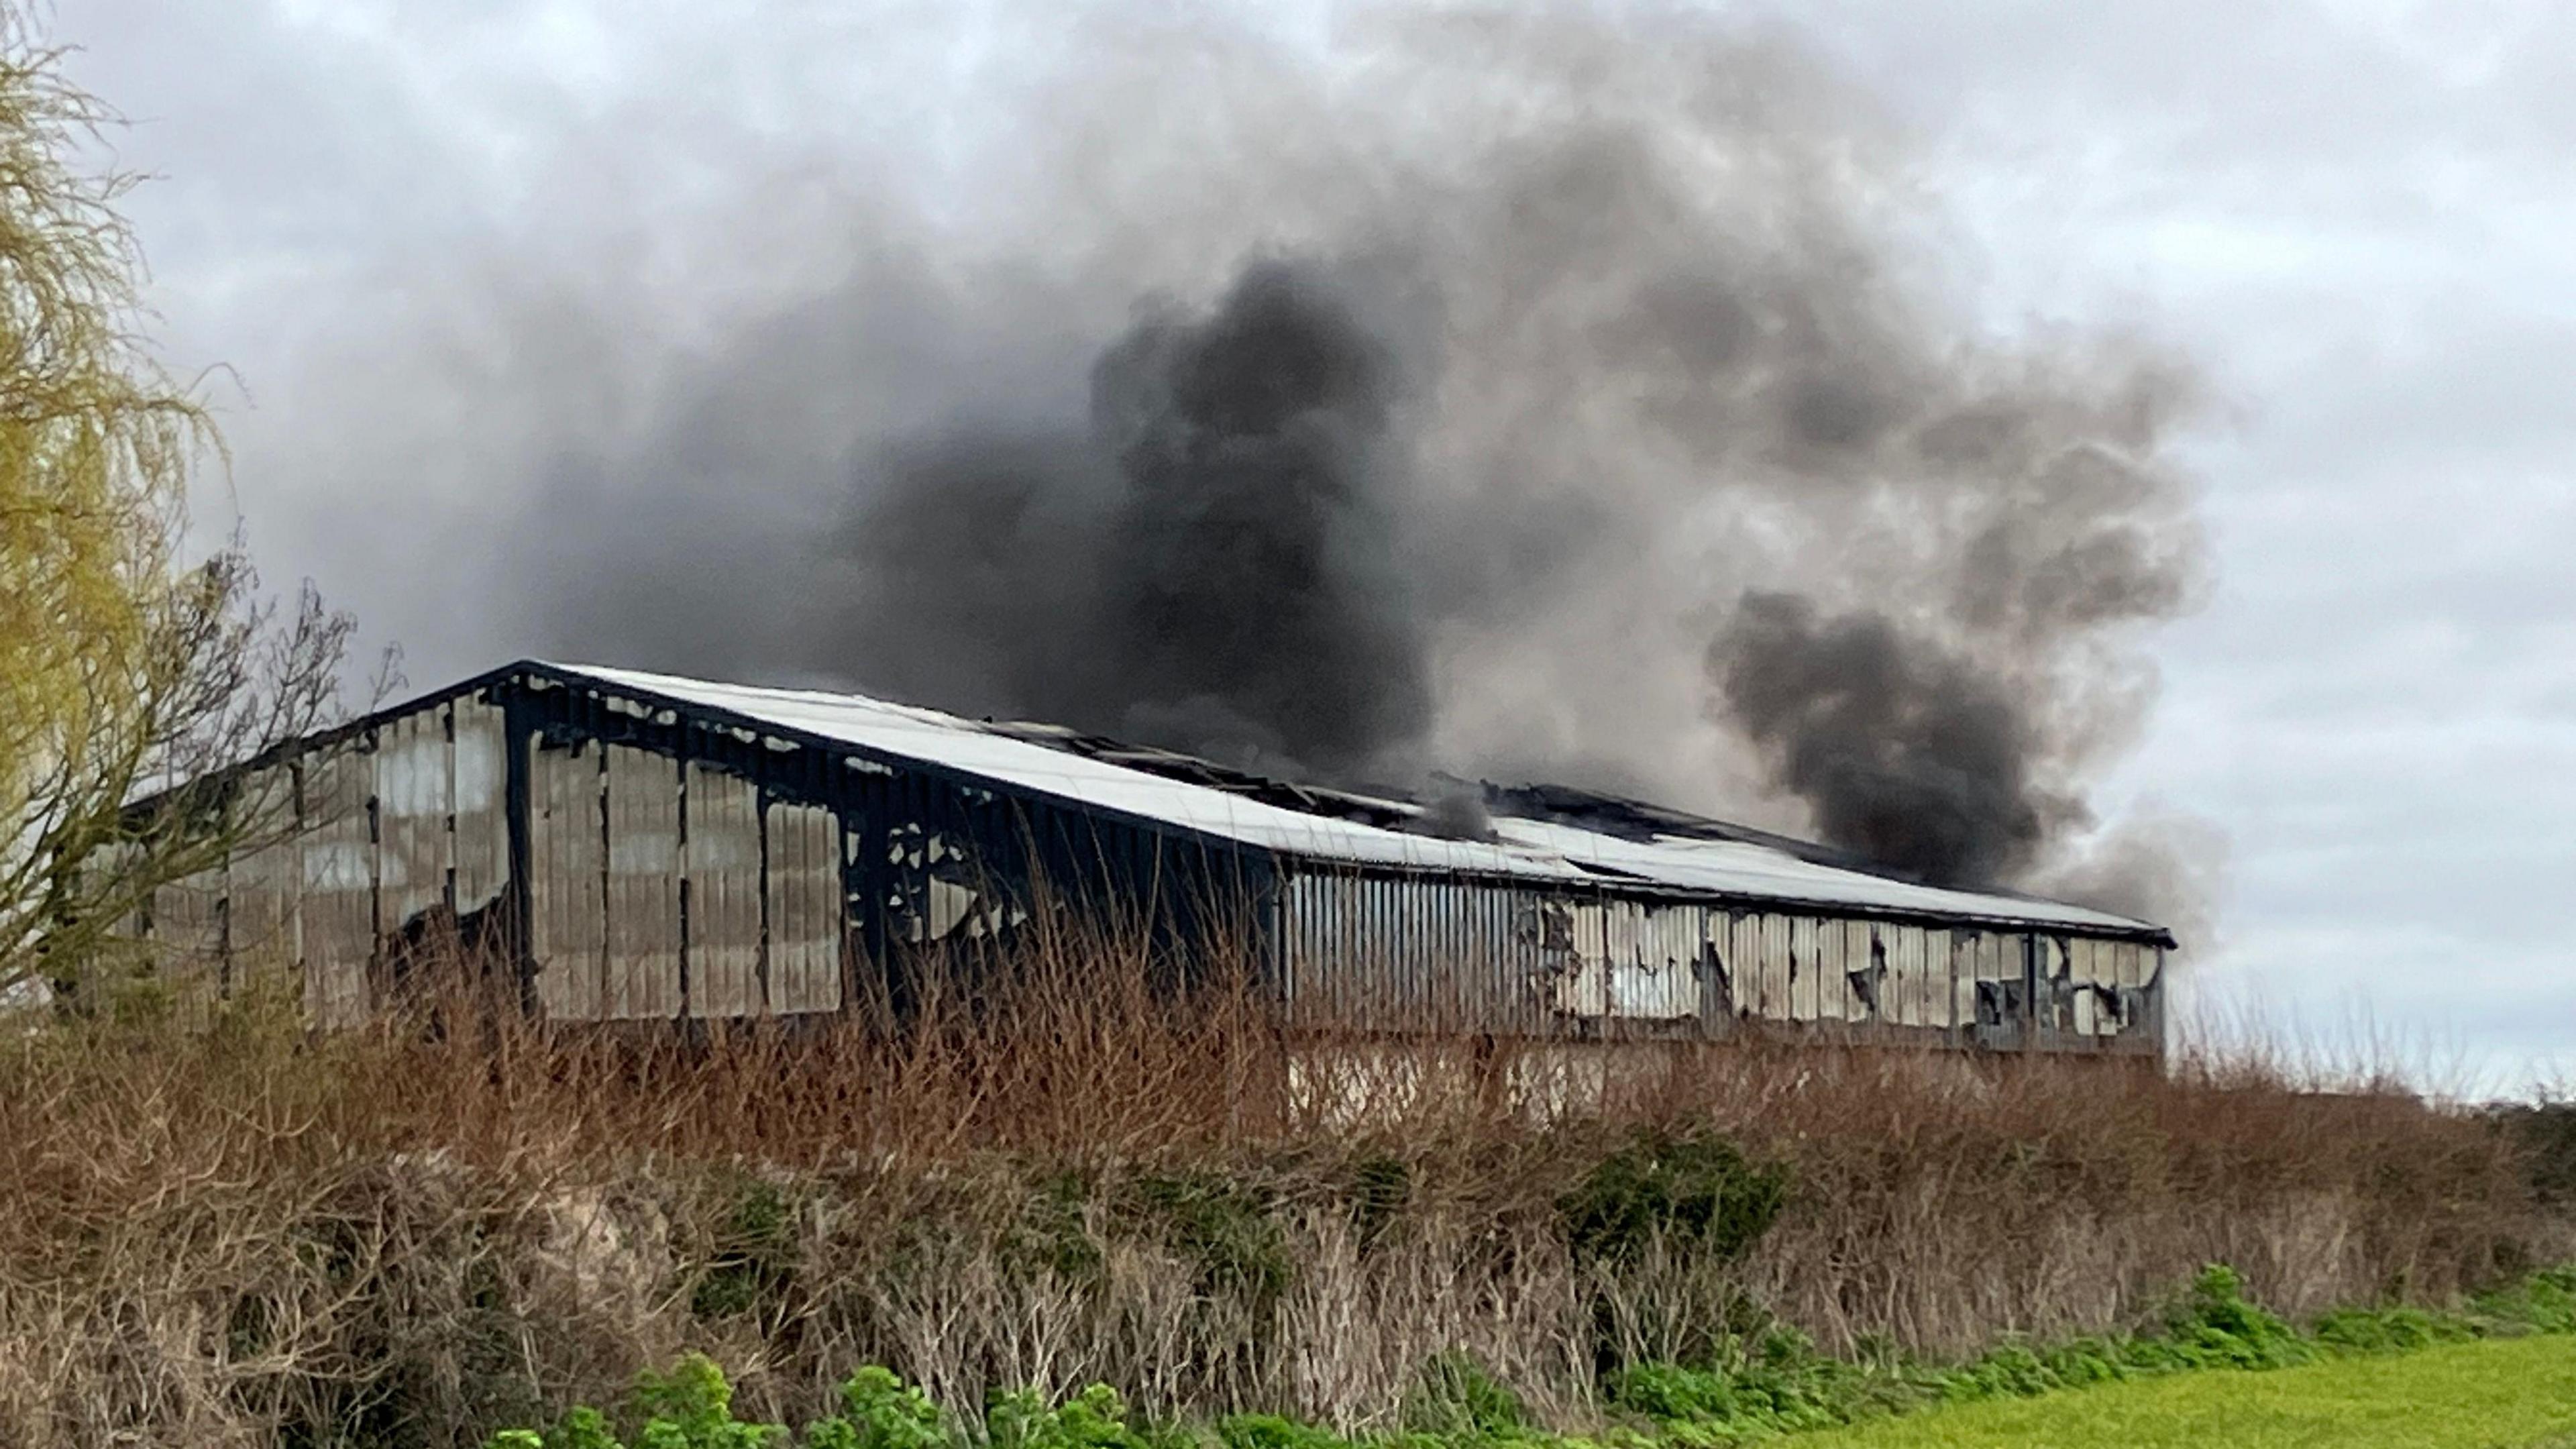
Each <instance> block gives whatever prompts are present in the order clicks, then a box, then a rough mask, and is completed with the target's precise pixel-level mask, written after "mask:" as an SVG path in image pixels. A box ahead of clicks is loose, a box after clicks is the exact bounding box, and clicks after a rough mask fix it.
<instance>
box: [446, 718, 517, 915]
mask: <svg viewBox="0 0 2576 1449" xmlns="http://www.w3.org/2000/svg"><path fill="white" fill-rule="evenodd" d="M454 719H455V727H456V741H455V746H454V750H453V753H452V764H453V767H454V774H453V775H452V777H451V779H450V784H449V787H448V799H449V800H450V802H451V803H452V805H453V808H454V810H455V815H456V823H455V831H454V835H455V839H454V845H453V847H452V848H453V850H454V852H455V864H456V911H457V914H458V915H460V916H470V915H472V914H474V913H475V912H476V911H480V910H483V909H485V908H486V907H488V906H490V905H492V903H494V902H495V901H498V900H499V899H500V898H501V892H502V890H503V889H504V888H506V887H507V886H508V885H509V883H510V828H509V818H508V810H509V801H508V798H507V797H508V794H509V771H508V760H509V748H510V746H509V739H508V736H507V733H506V732H505V729H504V726H503V719H504V716H503V714H502V711H501V708H500V706H498V705H492V704H486V703H484V702H483V701H481V700H479V699H471V698H467V699H460V700H458V701H456V704H455V710H454Z"/></svg>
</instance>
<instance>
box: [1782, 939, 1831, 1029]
mask: <svg viewBox="0 0 2576 1449" xmlns="http://www.w3.org/2000/svg"><path fill="white" fill-rule="evenodd" d="M1788 923H1789V961H1790V975H1789V1019H1790V1020H1792V1021H1813V1020H1815V1019H1816V958H1817V956H1818V955H1819V954H1820V952H1819V951H1818V949H1817V937H1818V936H1819V935H1821V934H1822V931H1823V923H1822V922H1820V921H1818V920H1817V919H1816V918H1815V917H1813V916H1791V917H1789V918H1788Z"/></svg>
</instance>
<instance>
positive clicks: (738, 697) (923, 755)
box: [546, 665, 2156, 931]
mask: <svg viewBox="0 0 2576 1449" xmlns="http://www.w3.org/2000/svg"><path fill="white" fill-rule="evenodd" d="M546 667H547V668H549V669H552V670H555V671H557V672H559V673H562V674H564V675H566V676H572V677H581V678H587V679H590V680H593V681H596V682H597V683H598V684H599V685H600V686H601V687H602V688H604V689H607V690H610V691H616V690H628V691H633V692H635V693H637V694H641V695H649V696H658V697H660V698H662V699H665V700H668V701H672V702H676V703H679V704H684V705H694V706H700V707H704V708H708V709H715V710H722V711H725V712H728V713H730V714H734V715H737V716H740V717H742V718H744V719H748V720H756V721H759V722H761V723H764V724H769V725H774V726H777V727H778V728H781V729H785V730H793V731H797V732H799V733H803V734H807V735H812V736H816V737H819V738H822V739H827V740H832V741H835V742H838V743H841V744H846V745H851V746H855V747H857V748H859V749H862V750H865V751H868V752H871V753H874V754H878V755H883V756H887V757H890V758H895V759H902V760H910V761H916V762H920V763H923V764H930V765H939V766H945V767H947V768H949V769H953V770H957V771H960V772H962V773H966V774H972V775H980V776H983V777H985V778H988V779H991V780H994V781H997V782H1000V783H1004V784H1008V785H1012V786H1016V787H1018V788H1020V789H1023V790H1028V791H1032V792H1035V793H1038V794H1042V795H1048V796H1052V797H1055V798H1057V799H1061V800H1066V801H1071V802H1075V803H1080V804H1087V805H1093V806H1098V807H1102V808H1105V809H1110V810H1116V811H1119V812H1121V813H1124V814H1126V815H1130V816H1134V817H1139V818H1142V819H1145V820H1151V821H1155V822H1158V823H1161V824H1165V825H1171V826H1177V827H1179V828H1181V829H1184V830H1190V831H1195V832H1197V833H1200V834H1203V835H1208V836H1213V837H1216V838H1218V839H1222V840H1229V841H1234V842H1237V843H1239V844H1243V845H1249V846H1255V847H1258V848H1260V849H1263V850H1268V851H1276V852H1279V853H1281V854H1285V855H1291V856H1303V857H1307V858H1310V859H1317V860H1326V861H1340V862H1348V863H1354V864H1362V865H1392V866H1405V867H1413V868H1419V869H1429V870H1461V871H1482V872H1489V873H1500V874H1508V875H1517V876H1524V877H1529V878H1532V879H1537V880H1559V881H1562V880H1587V881H1597V880H1600V879H1602V878H1603V875H1604V874H1605V873H1607V874H1613V875H1624V876H1632V877H1638V878H1642V879H1644V880H1647V881H1651V882H1654V883H1656V884H1659V885H1663V886H1667V887H1671V888H1675V889H1680V890H1688V891H1694V892H1706V893H1711V894H1719V895H1726V896H1734V897H1747V898H1753V899H1762V900H1778V901H1782V902H1794V903H1803V904H1811V905H1817V906H1827V907H1830V906H1844V907H1851V908H1856V909H1861V910H1881V911H1904V912H1921V913H1925V914H1933V915H1948V916H1962V917H1970V918H1975V919H1980V920H1987V921H2000V922H2017V923H2026V924H2031V925H2041V926H2054V927H2058V928H2061V929H2073V930H2084V929H2093V930H2112V931H2141V930H2154V929H2156V928H2155V927H2153V926H2152V925H2149V924H2148V923H2147V922H2144V921H2137V920H2132V919H2130V918H2128V917H2125V916H2116V915H2112V914H2109V913H2107V912H2103V911H2096V910H2090V909H2087V908H2085V907H2082V906H2071V905H2064V904H2060V903H2058V902H2054V901H2042V900H2036V899H2032V898H2028V897H2024V896H2016V895H2004V894H1998V893H1990V892H1982V891H1967V890H1952V889H1946V888H1943V887H1938V886H1928V885H1920V884H1916V883H1914V882H1911V881H1903V880H1893V879H1890V878H1888V877H1886V876H1880V875H1873V874H1870V873H1869V872H1866V871H1859V870H1850V869H1845V868H1843V867H1840V866H1834V865H1828V864H1823V863H1819V862H1816V861H1811V860H1807V859H1803V858H1801V857H1800V856H1797V855H1793V854H1791V853H1790V852H1788V851H1786V850H1782V849H1779V848H1777V847H1774V846H1770V845H1764V844H1760V843H1757V842H1751V841H1733V840H1708V839H1701V838H1697V837H1690V836H1679V835H1659V836H1656V837H1654V838H1652V839H1649V840H1632V839H1629V838H1626V837H1624V836H1618V835H1610V834H1605V833H1602V832H1600V831H1594V830H1587V829H1584V828H1582V827H1580V826H1577V825H1572V824H1567V823H1564V822H1562V821H1557V820H1535V819H1525V818H1519V817H1515V816H1510V815H1502V814H1498V815H1496V816H1495V817H1494V821H1493V824H1494V829H1495V832H1496V834H1497V835H1498V836H1499V837H1500V838H1499V839H1498V840H1497V841H1494V842H1492V843H1485V842H1478V841H1465V840H1448V839H1442V838H1439V837H1436V836H1429V835H1419V834H1414V833H1411V832H1408V831H1402V830H1389V829H1386V828H1384V827H1381V826H1376V825H1369V824H1364V823H1361V822H1358V821H1351V820H1343V819H1338V818H1335V817H1332V816H1325V815H1315V814H1308V813H1306V812H1303V811H1299V810H1292V809H1289V808H1286V807H1284V806H1280V805H1274V804H1270V803H1268V802H1267V801H1262V800H1255V799H1251V798H1248V797H1246V796H1243V795H1238V794H1234V793H1232V792H1230V791H1227V790H1222V789H1219V788H1216V787H1215V786H1212V785H1205V784H1199V783H1196V782H1193V781H1189V780H1177V779H1170V778H1167V777H1165V776H1162V775H1158V774H1154V773H1151V772H1149V771H1145V770H1139V769H1133V768H1130V767H1128V766H1126V765H1122V764H1117V763H1115V762H1112V761H1108V760H1101V759H1094V758H1092V757H1091V756H1089V755H1085V754H1081V753H1078V752H1076V751H1074V750H1071V749H1059V748H1056V747H1054V746H1052V745H1047V744H1042V743H1039V742H1038V741H1036V740H1034V739H1029V738H1023V737H1021V736H1019V735H1015V734H1006V733H1002V732H1000V731H997V730H995V729H993V728H990V727H988V726H985V725H982V724H979V723H977V722H975V721H973V720H968V719H963V718H960V717H958V716H956V715H951V714H944V713H942V712H940V711H938V710H933V709H923V708H920V707H918V706H914V705H904V704H893V703H889V702H886V701H884V700H877V699H870V698H868V697H866V696H864V695H855V694H835V693H827V692H823V691H818V690H802V689H767V688H756V687H753V686H750V685H739V684H714V683H709V682H707V681H705V680H698V679H686V678H681V677H679V676H676V675H667V674H648V673H644V672H642V671H639V670H631V669H608V668H601V667H597V666H592V665H548V666H546ZM1388 803H1389V804H1390V805H1392V806H1394V807H1395V808H1399V809H1406V808H1412V807H1410V806H1407V805H1404V804H1403V803H1402V802H1388Z"/></svg>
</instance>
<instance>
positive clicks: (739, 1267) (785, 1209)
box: [689, 1177, 796, 1320]
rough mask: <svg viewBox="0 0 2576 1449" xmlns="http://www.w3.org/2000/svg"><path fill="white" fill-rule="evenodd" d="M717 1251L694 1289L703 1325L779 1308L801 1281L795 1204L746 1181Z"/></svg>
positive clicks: (692, 1300) (693, 1305)
mask: <svg viewBox="0 0 2576 1449" xmlns="http://www.w3.org/2000/svg"><path fill="white" fill-rule="evenodd" d="M733 1191H734V1201H733V1205H732V1207H731V1208H730V1209H728V1210H727V1212H726V1214H725V1218H724V1222H723V1225H722V1226H721V1228H720V1229H719V1230H718V1232H717V1235H716V1240H715V1242H714V1244H713V1251H712V1252H711V1253H710V1254H709V1255H708V1257H707V1260H706V1262H705V1264H704V1265H703V1266H702V1267H701V1268H700V1269H699V1271H698V1274H697V1279H696V1281H695V1282H694V1283H693V1284H691V1285H690V1289H689V1311H690V1312H691V1313H693V1314H695V1315H697V1316H698V1317H699V1318H701V1319H707V1320H715V1319H722V1318H732V1317H736V1316H739V1315H741V1314H745V1313H749V1312H752V1311H754V1310H755V1309H758V1308H760V1307H762V1306H764V1305H768V1304H773V1303H776V1302H777V1301H778V1300H779V1299H780V1298H781V1297H783V1296H784V1295H785V1294H786V1292H787V1290H788V1288H789V1286H790V1285H791V1284H792V1283H793V1282H794V1281H795V1273H796V1211H795V1204H794V1203H793V1202H791V1201H790V1200H789V1199H788V1196H787V1194H786V1192H785V1191H784V1190H783V1189H781V1188H780V1187H779V1186H778V1184H776V1183H774V1182H769V1181H767V1180H765V1179H761V1178H757V1177H746V1178H743V1179H742V1180H740V1181H738V1182H736V1183H735V1184H734V1185H733Z"/></svg>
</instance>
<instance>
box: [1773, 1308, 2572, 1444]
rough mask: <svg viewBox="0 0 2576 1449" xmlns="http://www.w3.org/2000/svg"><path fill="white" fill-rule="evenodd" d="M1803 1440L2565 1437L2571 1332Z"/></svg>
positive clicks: (2003, 1406)
mask: <svg viewBox="0 0 2576 1449" xmlns="http://www.w3.org/2000/svg"><path fill="white" fill-rule="evenodd" d="M1790 1442H1794V1443H1796V1444H1797V1445H1799V1446H1800V1449H1846V1446H1848V1449H1975V1446H1983V1445H1996V1446H2003V1445H2011V1446H2016V1449H2026V1446H2045V1449H2095V1446H2100V1449H2166V1446H2172V1449H2184V1446H2191V1449H2204V1446H2226V1449H2289V1446H2298V1449H2343V1446H2347V1445H2350V1446H2369V1449H2543V1446H2546V1449H2560V1446H2576V1339H2572V1338H2568V1337H2565V1336H2557V1335H2549V1336H2541V1337H2533V1338H2517V1339H2498V1340H2490V1341H2487V1342H2482V1343H2463V1344H2454V1345H2451V1346H2448V1347H2443V1348H2433V1349H2425V1350H2422V1351H2420V1352H2416V1353H2409V1354H2402V1355H2397V1356H2392V1357H2382V1358H2350V1359H2339V1360H2335V1361H2332V1362H2328V1363H2321V1364H2316V1365H2313V1366H2310V1367H2306V1368H2294V1369H2279V1370H2275V1371H2272V1372H2268V1373H2226V1372H2211V1373H2189V1374H2178V1375H2175V1376H2173V1377H2170V1378H2159V1379H2142V1380H2137V1381H2133V1382H2129V1383H2121V1384H2112V1385H2108V1386H2106V1387H2103V1388H2098V1389H2083V1390H2076V1391H2070V1392H2064V1393H2055V1394H2049V1395H2045V1396H2043V1397H2040V1398H2035V1399H2009V1400H1997V1401H1993V1402H1988V1403H1981V1404H1972V1405H1967V1406H1964V1407H1961V1408H1957V1409H1944V1410H1938V1411H1935V1412H1931V1413H1925V1414H1916V1415H1912V1416H1909V1417H1905V1418H1899V1419H1889V1420H1883V1421H1881V1422H1878V1423H1875V1424H1871V1425H1867V1426H1865V1427H1861V1428H1855V1429H1844V1430H1837V1431H1834V1432H1830V1433H1821V1434H1812V1435H1799V1436H1797V1438H1796V1439H1794V1440H1792V1441H1790Z"/></svg>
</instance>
